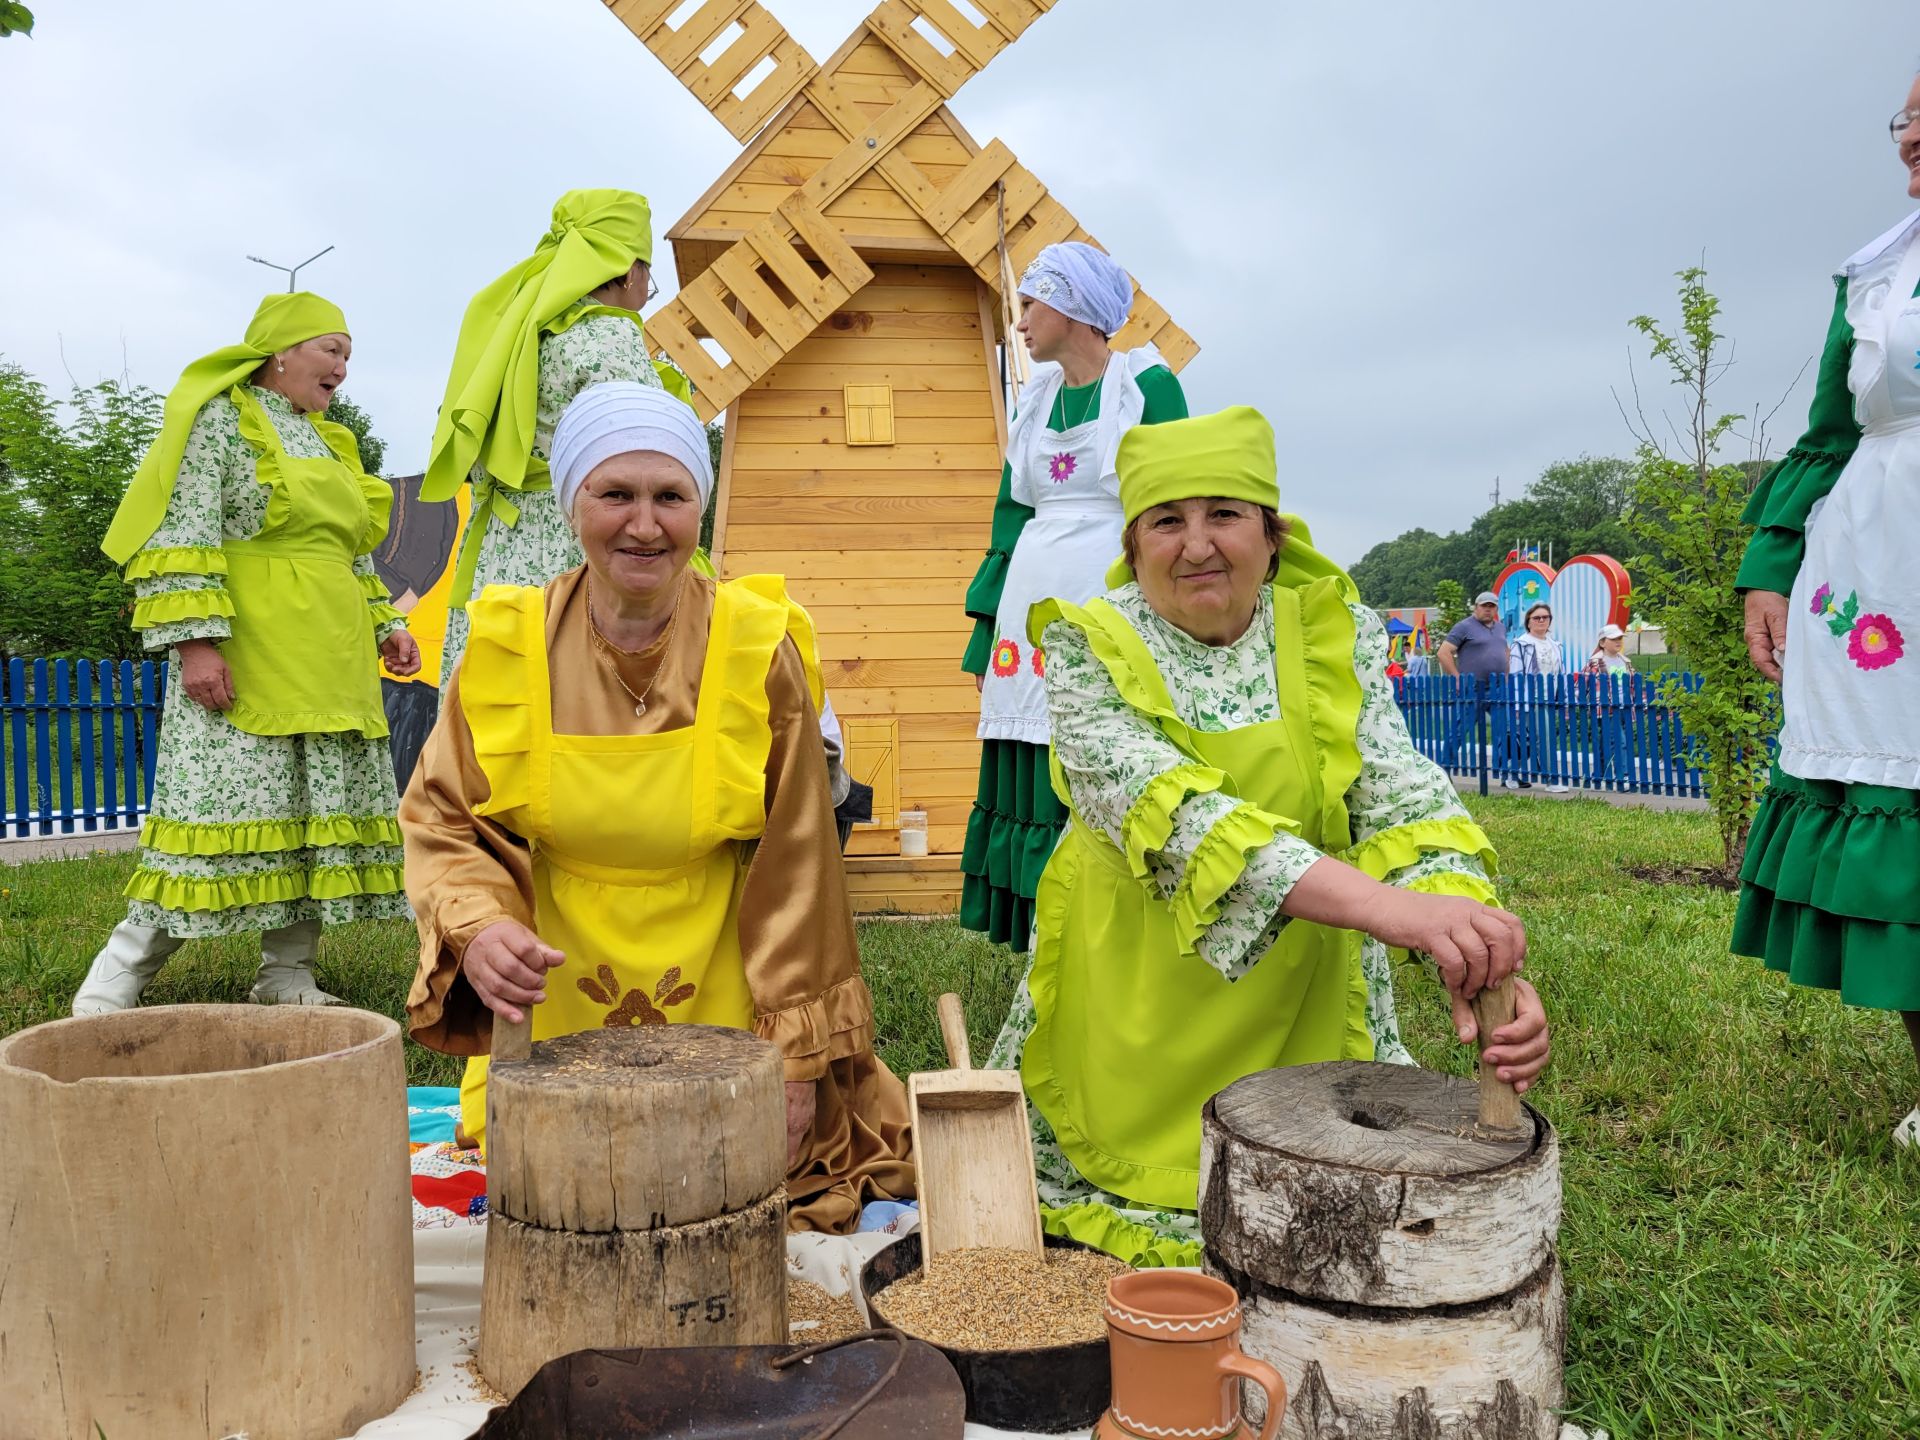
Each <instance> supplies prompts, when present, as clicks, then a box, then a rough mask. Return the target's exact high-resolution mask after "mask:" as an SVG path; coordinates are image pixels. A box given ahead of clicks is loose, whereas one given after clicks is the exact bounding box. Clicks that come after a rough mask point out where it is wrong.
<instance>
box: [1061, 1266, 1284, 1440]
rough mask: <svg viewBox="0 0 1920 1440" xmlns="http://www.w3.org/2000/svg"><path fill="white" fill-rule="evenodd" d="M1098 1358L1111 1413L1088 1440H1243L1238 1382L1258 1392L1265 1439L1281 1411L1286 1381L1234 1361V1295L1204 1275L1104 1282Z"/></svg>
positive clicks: (1164, 1274)
mask: <svg viewBox="0 0 1920 1440" xmlns="http://www.w3.org/2000/svg"><path fill="white" fill-rule="evenodd" d="M1106 1313H1107V1356H1108V1359H1109V1361H1110V1362H1111V1364H1112V1366H1113V1406H1112V1408H1111V1409H1109V1410H1108V1411H1107V1413H1106V1414H1104V1415H1102V1416H1101V1417H1100V1423H1099V1424H1098V1425H1096V1426H1095V1427H1094V1431H1093V1437H1094V1440H1159V1437H1161V1436H1167V1435H1178V1436H1181V1437H1183V1440H1244V1437H1247V1436H1250V1435H1251V1434H1252V1431H1251V1430H1250V1429H1248V1427H1247V1426H1246V1424H1245V1422H1244V1421H1243V1420H1242V1418H1241V1415H1240V1382H1241V1380H1243V1379H1245V1380H1251V1381H1253V1383H1254V1384H1256V1385H1258V1386H1259V1387H1260V1388H1261V1389H1263V1390H1265V1391H1266V1392H1267V1423H1266V1424H1265V1425H1264V1426H1263V1427H1262V1428H1261V1430H1260V1436H1259V1440H1273V1436H1274V1435H1275V1434H1276V1433H1278V1431H1279V1429H1280V1421H1281V1418H1282V1417H1283V1416H1284V1415H1285V1414H1286V1410H1287V1382H1286V1381H1284V1380H1282V1379H1281V1378H1280V1372H1279V1371H1278V1370H1275V1369H1274V1368H1273V1367H1272V1366H1271V1365H1266V1364H1263V1363H1261V1362H1260V1361H1258V1360H1250V1359H1248V1358H1247V1357H1246V1356H1245V1355H1243V1354H1241V1353H1240V1297H1239V1296H1237V1295H1236V1294H1234V1292H1233V1287H1232V1286H1231V1285H1228V1284H1226V1283H1225V1282H1224V1281H1220V1280H1216V1279H1214V1278H1213V1277H1212V1276H1211V1275H1200V1274H1195V1273H1192V1272H1189V1271H1180V1270H1140V1271H1136V1272H1134V1273H1133V1274H1130V1275H1119V1276H1116V1277H1115V1278H1114V1279H1112V1280H1110V1281H1109V1282H1108V1283H1107V1310H1106Z"/></svg>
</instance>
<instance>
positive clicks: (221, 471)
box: [126, 395, 253, 650]
mask: <svg viewBox="0 0 1920 1440" xmlns="http://www.w3.org/2000/svg"><path fill="white" fill-rule="evenodd" d="M238 465H244V466H245V467H246V472H247V474H248V475H251V473H252V469H253V453H252V451H251V450H249V449H248V448H247V446H246V444H245V442H244V441H243V440H242V439H241V437H240V425H239V417H238V415H237V413H236V411H235V409H234V405H233V402H232V401H230V400H228V399H227V398H226V397H225V396H224V395H222V396H216V397H215V398H214V399H212V400H209V401H208V402H207V403H206V404H205V405H203V406H201V407H200V413H199V415H197V416H196V417H195V418H194V422H193V429H192V430H191V431H190V432H189V433H188V436H187V445H186V451H185V453H184V454H183V455H182V456H181V458H180V475H179V478H178V479H177V480H176V481H175V482H174V486H173V493H172V495H171V496H170V497H169V498H168V500H167V510H166V514H165V516H164V517H163V518H162V519H161V521H160V525H159V528H158V529H156V530H155V531H154V532H153V534H152V536H151V537H149V538H148V540H147V543H146V544H145V545H144V546H142V547H141V548H140V549H139V550H138V551H136V552H135V553H134V555H133V556H132V558H131V559H129V560H128V562H127V569H126V576H127V580H128V581H129V582H130V583H131V584H132V586H133V597H134V604H133V628H134V629H135V630H137V631H139V632H140V634H141V641H142V643H143V644H144V645H145V646H146V647H147V648H148V649H149V650H165V649H167V648H168V647H170V646H173V645H178V644H180V643H181V642H182V641H186V640H224V639H226V638H227V637H228V636H229V635H231V634H232V633H233V627H232V624H231V621H232V618H233V601H232V599H231V598H229V596H228V595H227V586H226V574H227V557H226V552H225V551H224V550H223V549H222V542H223V539H224V534H225V531H224V527H223V524H222V514H223V512H222V497H223V495H224V492H225V487H226V480H227V471H228V470H229V469H230V468H232V467H234V466H238Z"/></svg>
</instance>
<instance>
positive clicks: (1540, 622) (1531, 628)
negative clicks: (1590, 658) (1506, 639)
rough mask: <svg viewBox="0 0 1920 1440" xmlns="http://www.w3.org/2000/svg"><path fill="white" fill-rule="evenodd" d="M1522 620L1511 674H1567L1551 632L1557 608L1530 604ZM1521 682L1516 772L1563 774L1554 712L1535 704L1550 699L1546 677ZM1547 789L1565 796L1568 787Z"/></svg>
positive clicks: (1512, 783)
mask: <svg viewBox="0 0 1920 1440" xmlns="http://www.w3.org/2000/svg"><path fill="white" fill-rule="evenodd" d="M1521 623H1522V625H1523V626H1524V630H1523V632H1522V633H1521V634H1520V635H1519V636H1517V637H1515V639H1514V642H1513V643H1512V644H1511V645H1509V646H1508V647H1507V673H1508V674H1509V675H1525V676H1547V675H1559V674H1561V673H1563V672H1564V671H1565V669H1566V666H1565V664H1564V663H1563V661H1562V659H1561V652H1560V642H1559V641H1558V640H1555V639H1554V638H1553V637H1552V636H1551V635H1549V634H1548V633H1547V632H1548V631H1550V630H1552V629H1553V607H1552V606H1551V605H1547V604H1544V603H1543V604H1539V605H1533V606H1530V607H1529V608H1528V610H1527V614H1526V618H1525V619H1524V620H1523V621H1522V622H1521ZM1519 685H1520V687H1521V693H1522V695H1523V697H1524V698H1523V699H1522V700H1521V702H1520V714H1519V716H1518V718H1517V721H1516V723H1515V725H1514V727H1513V735H1512V739H1513V747H1512V749H1513V768H1514V771H1515V772H1516V774H1518V775H1526V774H1528V773H1529V772H1533V771H1538V772H1539V773H1540V774H1543V775H1544V774H1547V773H1549V770H1551V773H1554V774H1559V773H1562V772H1563V771H1564V769H1565V767H1564V766H1563V765H1561V763H1560V756H1559V747H1558V746H1555V745H1552V744H1551V740H1552V733H1551V728H1550V724H1549V718H1550V716H1551V715H1552V714H1553V711H1552V709H1550V708H1539V707H1538V706H1537V705H1536V703H1535V702H1538V701H1544V700H1546V699H1547V698H1548V693H1547V692H1548V690H1549V688H1550V687H1549V686H1548V685H1547V684H1546V682H1545V681H1544V680H1535V679H1527V680H1522V681H1520V682H1519ZM1543 730H1544V731H1546V732H1547V734H1546V736H1545V739H1546V740H1547V741H1548V743H1547V744H1542V739H1543V736H1542V731H1543ZM1501 783H1503V784H1504V785H1506V786H1507V787H1508V788H1509V789H1518V788H1519V787H1520V786H1522V785H1525V784H1526V783H1527V782H1526V781H1525V780H1516V779H1509V780H1505V781H1503V782H1501ZM1547 789H1549V790H1551V791H1552V792H1553V793H1554V794H1556V795H1564V794H1565V793H1566V791H1567V787H1566V786H1565V785H1562V784H1559V783H1558V782H1556V783H1554V784H1552V785H1549V786H1547Z"/></svg>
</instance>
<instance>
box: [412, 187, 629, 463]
mask: <svg viewBox="0 0 1920 1440" xmlns="http://www.w3.org/2000/svg"><path fill="white" fill-rule="evenodd" d="M636 260H645V261H646V262H647V263H648V264H652V263H653V212H652V211H651V210H650V209H649V208H648V206H647V199H646V196H644V195H636V194H634V193H633V192H632V191H631V190H569V191H568V192H567V193H566V194H564V195H562V196H561V197H560V199H559V200H558V202H556V203H555V205H554V207H553V227H552V228H551V229H550V230H548V231H547V233H546V234H545V235H542V236H541V237H540V243H539V244H538V245H536V246H535V247H534V250H533V254H532V255H530V256H528V257H527V258H526V259H525V260H522V261H521V262H520V263H519V264H518V265H515V266H514V267H513V268H512V269H511V270H509V271H507V272H506V274H504V275H502V276H500V278H499V279H497V280H495V281H494V282H493V283H492V284H490V285H488V286H487V287H486V288H485V289H484V290H482V291H481V292H480V293H479V294H477V295H475V296H474V297H473V299H472V301H471V302H470V303H469V304H468V305H467V313H466V317H465V318H464V319H462V320H461V322H460V339H459V341H458V343H457V344H456V345H455V346H454V351H453V370H452V372H451V373H450V374H449V375H448V376H447V393H446V398H445V399H443V400H442V401H441V402H440V419H439V423H438V424H437V425H436V426H435V427H434V432H433V453H432V455H431V456H430V457H429V458H428V460H427V474H426V479H425V480H424V481H423V482H422V483H421V486H420V494H421V496H422V497H423V498H425V499H428V500H451V499H452V498H453V497H454V495H455V493H456V492H457V491H458V490H459V489H460V484H461V482H462V481H464V480H465V479H466V478H467V473H468V472H469V471H470V470H472V468H473V463H474V461H475V460H478V461H479V462H480V463H481V464H482V465H484V466H485V467H486V470H487V473H488V474H489V475H491V476H493V478H494V479H495V480H498V481H499V482H500V483H502V484H503V485H509V486H511V487H513V488H514V489H516V490H517V489H519V488H520V486H521V484H522V483H523V482H524V481H525V480H526V475H527V458H528V456H529V455H530V454H531V453H532V451H533V427H534V418H535V412H536V407H537V405H538V403H539V393H538V392H539V379H540V332H541V330H542V329H544V328H545V327H546V326H547V325H548V324H550V323H551V322H552V321H554V320H555V319H557V318H558V317H559V316H560V315H562V314H564V313H565V312H566V310H567V309H568V307H569V306H571V305H573V304H574V303H575V302H577V301H578V300H580V299H581V298H582V297H583V296H585V295H587V294H588V293H589V292H591V291H593V290H595V289H597V288H598V287H600V286H602V285H604V284H606V283H607V281H609V280H614V279H617V278H619V277H620V276H622V275H624V274H626V273H627V271H628V270H629V269H630V268H632V266H633V262H634V261H636Z"/></svg>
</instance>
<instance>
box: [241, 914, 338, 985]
mask: <svg viewBox="0 0 1920 1440" xmlns="http://www.w3.org/2000/svg"><path fill="white" fill-rule="evenodd" d="M319 949H320V921H319V920H318V919H317V918H315V919H312V920H296V921H294V922H293V924H291V925H283V926H281V927H280V928H279V929H278V930H268V931H266V932H265V933H264V934H262V935H261V937H260V978H259V979H257V980H255V981H254V982H253V989H251V990H249V991H248V992H247V998H248V999H249V1000H251V1001H253V1003H254V1004H256V1005H339V1004H341V1003H342V1001H341V1000H340V998H339V996H337V995H329V994H328V993H327V992H326V991H324V990H322V989H321V988H320V987H319V986H318V985H316V984H314V981H313V957H314V956H315V954H317V953H318V952H319Z"/></svg>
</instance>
